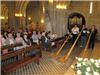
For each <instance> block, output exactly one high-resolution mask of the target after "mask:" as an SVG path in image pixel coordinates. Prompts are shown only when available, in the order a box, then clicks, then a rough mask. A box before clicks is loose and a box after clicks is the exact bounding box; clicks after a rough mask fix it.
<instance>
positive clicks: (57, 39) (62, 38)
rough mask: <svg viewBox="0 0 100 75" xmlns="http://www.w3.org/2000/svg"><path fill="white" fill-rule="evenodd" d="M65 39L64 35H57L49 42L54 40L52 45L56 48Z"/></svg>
mask: <svg viewBox="0 0 100 75" xmlns="http://www.w3.org/2000/svg"><path fill="white" fill-rule="evenodd" d="M65 39H66V37H65V36H63V37H59V38H56V39H53V40H51V41H50V42H51V43H52V42H54V43H55V45H54V47H56V48H57V49H58V48H59V47H60V46H61V45H62V44H63V42H64V40H65Z"/></svg>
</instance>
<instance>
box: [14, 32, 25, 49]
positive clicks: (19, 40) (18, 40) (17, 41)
mask: <svg viewBox="0 0 100 75" xmlns="http://www.w3.org/2000/svg"><path fill="white" fill-rule="evenodd" d="M15 41H16V43H22V44H23V42H24V40H23V38H22V37H21V35H20V33H17V37H16V38H15ZM21 48H23V46H19V47H16V50H18V49H21Z"/></svg>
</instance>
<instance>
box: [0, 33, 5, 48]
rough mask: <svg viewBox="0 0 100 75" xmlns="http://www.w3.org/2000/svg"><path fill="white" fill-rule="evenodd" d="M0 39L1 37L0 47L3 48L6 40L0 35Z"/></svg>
mask: <svg viewBox="0 0 100 75" xmlns="http://www.w3.org/2000/svg"><path fill="white" fill-rule="evenodd" d="M0 37H1V42H0V43H1V44H0V45H1V46H5V45H6V39H5V38H4V37H3V35H2V34H1V35H0Z"/></svg>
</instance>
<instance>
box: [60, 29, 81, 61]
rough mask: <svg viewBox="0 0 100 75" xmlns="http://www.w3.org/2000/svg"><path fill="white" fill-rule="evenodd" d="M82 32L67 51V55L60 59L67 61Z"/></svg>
mask: <svg viewBox="0 0 100 75" xmlns="http://www.w3.org/2000/svg"><path fill="white" fill-rule="evenodd" d="M81 32H82V30H81ZM81 32H80V33H79V35H78V37H77V38H76V40H75V42H74V44H73V45H72V47H71V48H70V49H69V52H66V53H65V55H64V56H63V57H61V58H59V59H58V60H59V61H61V62H65V60H67V59H68V57H69V56H70V54H71V52H72V51H73V49H74V47H75V45H76V43H77V41H78V39H79V37H80V36H81Z"/></svg>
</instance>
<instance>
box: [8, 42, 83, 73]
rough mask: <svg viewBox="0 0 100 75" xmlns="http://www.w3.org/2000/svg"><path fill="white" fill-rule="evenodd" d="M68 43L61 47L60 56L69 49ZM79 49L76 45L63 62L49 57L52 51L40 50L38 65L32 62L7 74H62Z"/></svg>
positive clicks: (80, 49)
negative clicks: (40, 55) (40, 56)
mask: <svg viewBox="0 0 100 75" xmlns="http://www.w3.org/2000/svg"><path fill="white" fill-rule="evenodd" d="M69 45H70V44H69ZM69 45H68V46H66V48H64V49H63V51H62V54H61V55H60V56H62V55H64V54H65V52H66V51H68V50H69ZM81 51H82V48H80V47H79V46H76V47H75V48H74V50H73V51H72V53H71V55H70V57H69V58H68V60H67V61H66V62H65V63H61V62H59V61H57V60H55V59H54V58H51V57H50V54H51V53H52V52H53V51H52V52H46V51H43V52H42V55H43V57H42V58H41V59H40V64H39V65H37V64H36V63H34V62H32V63H30V64H28V65H26V66H23V67H22V68H20V69H17V70H15V71H13V72H11V73H9V74H7V75H64V74H66V71H67V70H68V68H69V67H70V65H71V64H73V61H74V59H75V57H76V56H79V55H80V53H81ZM66 75H69V74H66Z"/></svg>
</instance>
